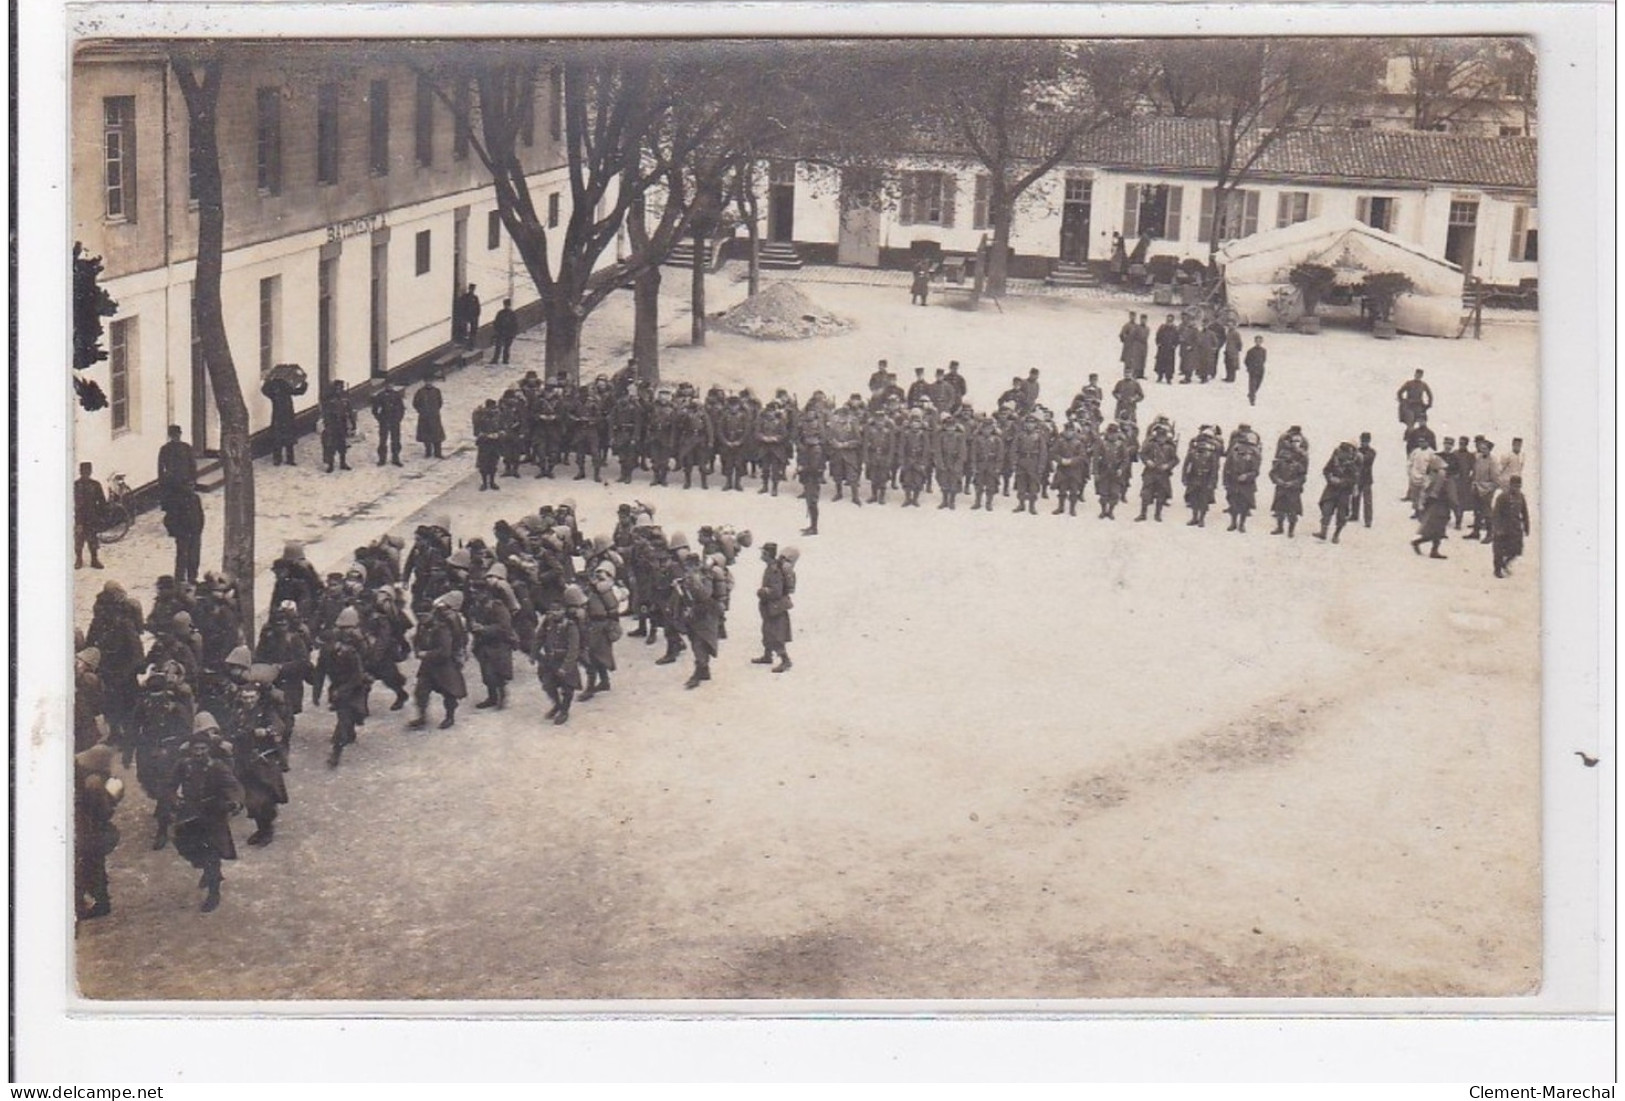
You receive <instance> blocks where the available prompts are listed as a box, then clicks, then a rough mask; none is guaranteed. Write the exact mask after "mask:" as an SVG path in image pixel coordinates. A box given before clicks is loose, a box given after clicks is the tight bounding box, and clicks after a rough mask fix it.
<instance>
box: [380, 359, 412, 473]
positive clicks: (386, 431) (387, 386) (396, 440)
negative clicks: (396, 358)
mask: <svg viewBox="0 0 1625 1101" xmlns="http://www.w3.org/2000/svg"><path fill="white" fill-rule="evenodd" d="M372 416H373V419H374V420H375V421H377V422H378V465H379V466H383V465H384V459H385V458H386V457H387V458H388V459H389V461H390V463H391V464H393V465H395V466H400V465H401V422H402V421H404V420H405V419H406V397H405V395H404V394H402V393H401V388H400V387H399V386H396V385H395V384H394V383H393V382H389V381H387V380H386V381H385V382H384V384H383V386H381V387H379V389H378V392H377V393H376V394H374V395H373V397H372Z"/></svg>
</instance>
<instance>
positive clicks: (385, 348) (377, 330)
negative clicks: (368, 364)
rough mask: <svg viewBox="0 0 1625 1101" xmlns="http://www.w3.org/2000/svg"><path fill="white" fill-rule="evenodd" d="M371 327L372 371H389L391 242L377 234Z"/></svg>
mask: <svg viewBox="0 0 1625 1101" xmlns="http://www.w3.org/2000/svg"><path fill="white" fill-rule="evenodd" d="M370 297H371V302H370V303H369V310H370V312H371V314H372V317H371V318H370V321H371V324H370V326H369V328H370V329H371V332H372V357H371V360H372V373H373V374H374V375H384V374H388V373H389V242H388V241H387V240H385V241H379V240H377V239H376V236H375V238H374V240H373V245H372V287H371V296H370Z"/></svg>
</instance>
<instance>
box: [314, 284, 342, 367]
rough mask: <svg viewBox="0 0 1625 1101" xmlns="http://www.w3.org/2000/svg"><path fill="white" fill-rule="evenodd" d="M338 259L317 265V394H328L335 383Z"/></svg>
mask: <svg viewBox="0 0 1625 1101" xmlns="http://www.w3.org/2000/svg"><path fill="white" fill-rule="evenodd" d="M338 263H339V261H338V257H336V256H324V257H323V258H322V259H321V260H319V261H317V265H316V392H317V393H318V394H325V393H327V384H328V383H330V382H332V381H333V284H334V282H335V273H336V272H337V270H338Z"/></svg>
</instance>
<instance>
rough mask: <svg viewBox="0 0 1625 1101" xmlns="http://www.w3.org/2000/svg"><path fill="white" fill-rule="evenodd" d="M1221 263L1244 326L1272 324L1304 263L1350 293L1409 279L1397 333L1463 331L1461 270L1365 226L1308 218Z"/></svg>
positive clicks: (1228, 250) (1255, 239) (1250, 241)
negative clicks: (1367, 284) (1278, 295)
mask: <svg viewBox="0 0 1625 1101" xmlns="http://www.w3.org/2000/svg"><path fill="white" fill-rule="evenodd" d="M1218 259H1219V265H1220V267H1221V268H1222V269H1223V271H1224V284H1225V294H1226V297H1227V298H1228V300H1229V303H1230V305H1231V307H1232V308H1233V309H1235V311H1236V312H1237V313H1238V314H1240V315H1241V321H1242V324H1244V325H1267V324H1269V323H1270V322H1271V321H1272V320H1274V315H1273V313H1272V311H1271V310H1270V298H1271V296H1272V295H1274V293H1275V291H1276V290H1277V288H1280V287H1287V288H1288V289H1291V287H1292V281H1291V278H1290V273H1291V271H1292V269H1293V268H1294V267H1296V266H1297V265H1298V264H1305V263H1313V264H1324V265H1326V266H1327V267H1329V268H1333V269H1335V270H1336V271H1337V281H1338V283H1339V284H1347V285H1353V284H1357V283H1359V282H1361V281H1363V280H1364V279H1365V277H1366V276H1367V275H1372V274H1375V273H1377V272H1387V271H1397V272H1403V273H1404V274H1406V275H1408V276H1410V278H1411V282H1412V283H1413V284H1414V285H1415V288H1416V289H1415V290H1414V291H1412V292H1411V293H1410V294H1406V295H1401V296H1400V299H1399V301H1398V303H1396V304H1395V306H1394V318H1393V320H1394V325H1395V327H1396V328H1398V329H1399V330H1400V331H1401V332H1406V333H1417V334H1419V335H1422V336H1446V337H1453V336H1455V335H1456V333H1457V331H1458V330H1459V328H1460V325H1461V293H1462V284H1463V276H1462V272H1461V269H1460V268H1458V267H1457V266H1456V265H1454V264H1452V263H1450V262H1449V261H1447V260H1443V259H1441V258H1439V257H1436V256H1429V255H1428V254H1427V253H1426V252H1423V251H1422V250H1421V249H1420V248H1418V247H1417V246H1416V245H1413V244H1411V243H1410V242H1409V241H1403V240H1400V239H1399V238H1398V237H1395V236H1394V235H1393V234H1391V233H1384V232H1383V231H1382V230H1380V229H1372V228H1371V227H1370V226H1368V225H1366V224H1365V223H1363V222H1356V221H1352V220H1348V219H1340V218H1311V219H1310V220H1309V221H1307V222H1298V223H1297V224H1296V225H1290V226H1285V227H1283V228H1281V229H1273V230H1268V231H1266V232H1264V233H1255V234H1253V235H1252V236H1251V237H1244V238H1242V239H1241V240H1239V241H1231V242H1229V243H1228V244H1226V245H1225V246H1224V247H1223V248H1222V249H1220V250H1219V257H1218Z"/></svg>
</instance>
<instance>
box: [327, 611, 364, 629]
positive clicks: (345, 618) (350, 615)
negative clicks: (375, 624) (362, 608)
mask: <svg viewBox="0 0 1625 1101" xmlns="http://www.w3.org/2000/svg"><path fill="white" fill-rule="evenodd" d="M333 626H335V627H359V626H361V613H359V612H357V611H356V610H355V609H354V608H345V609H344V610H343V611H342V612H340V613H339V617H338V619H337V620H335V621H334V623H333Z"/></svg>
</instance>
